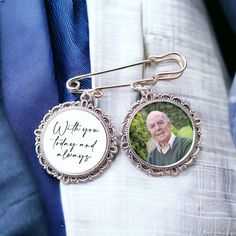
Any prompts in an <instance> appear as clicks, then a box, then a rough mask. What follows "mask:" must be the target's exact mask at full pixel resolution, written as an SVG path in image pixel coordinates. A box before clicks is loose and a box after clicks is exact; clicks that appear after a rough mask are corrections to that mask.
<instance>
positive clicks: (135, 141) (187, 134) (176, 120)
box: [129, 102, 193, 160]
mask: <svg viewBox="0 0 236 236" xmlns="http://www.w3.org/2000/svg"><path fill="white" fill-rule="evenodd" d="M151 111H161V112H164V113H165V114H166V115H167V116H168V117H169V119H170V121H171V124H172V126H171V130H172V132H173V133H174V134H175V135H176V136H180V137H184V138H188V139H193V127H192V122H191V120H190V119H189V117H188V115H187V114H186V113H185V112H184V111H183V110H182V109H181V108H179V107H178V106H176V105H174V104H172V103H169V102H156V103H153V104H150V105H147V106H145V107H143V108H142V109H141V110H140V111H139V112H137V113H136V115H135V116H134V118H133V120H132V122H131V126H130V131H129V135H130V142H131V145H132V148H133V149H134V151H135V152H136V153H137V155H138V156H139V157H141V158H142V159H143V160H146V159H147V155H148V151H150V150H152V149H153V148H154V146H155V142H154V140H152V138H151V136H150V134H149V132H148V129H147V126H146V119H147V116H148V114H149V113H150V112H151Z"/></svg>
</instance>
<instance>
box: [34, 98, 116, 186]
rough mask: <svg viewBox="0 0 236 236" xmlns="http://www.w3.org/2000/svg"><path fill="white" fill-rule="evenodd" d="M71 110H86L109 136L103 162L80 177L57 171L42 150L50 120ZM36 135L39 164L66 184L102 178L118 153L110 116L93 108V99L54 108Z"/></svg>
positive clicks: (36, 131) (42, 122)
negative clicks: (44, 135) (60, 113)
mask: <svg viewBox="0 0 236 236" xmlns="http://www.w3.org/2000/svg"><path fill="white" fill-rule="evenodd" d="M71 108H73V109H74V108H76V109H80V110H84V111H87V112H89V113H91V114H93V115H94V116H96V117H97V119H98V120H99V121H100V122H101V123H102V124H103V127H104V129H105V131H106V136H107V146H106V150H105V152H104V155H103V157H102V158H101V161H100V162H99V163H98V164H97V165H96V166H94V167H93V168H92V169H90V170H88V171H86V172H83V173H81V174H78V175H69V174H65V173H61V172H59V171H57V170H56V169H55V168H54V167H53V166H52V165H51V164H50V162H49V161H48V159H47V157H46V155H45V153H44V151H43V148H42V137H43V134H44V130H45V127H46V126H47V123H48V122H50V120H51V119H52V118H53V117H55V116H56V115H57V114H58V113H59V112H61V111H63V110H65V109H71ZM34 133H35V136H36V138H35V141H36V142H35V151H36V153H37V157H38V159H39V163H40V164H41V165H42V166H43V168H44V169H45V170H46V171H47V173H48V174H50V175H52V176H53V177H56V178H57V179H59V180H61V181H63V182H64V183H81V182H87V181H91V180H93V179H94V178H96V177H98V176H100V175H101V174H102V173H103V172H104V170H105V169H107V168H108V167H109V166H110V164H111V162H112V161H113V159H114V156H115V154H116V153H117V152H118V147H117V140H116V136H115V129H114V127H113V125H112V123H111V120H110V118H109V117H108V115H106V114H105V113H104V112H103V111H102V110H101V109H100V108H97V107H95V106H93V104H92V103H91V98H87V99H82V100H81V101H78V102H66V103H63V104H59V105H57V106H55V107H53V108H52V109H51V110H49V111H48V113H47V114H46V115H45V116H44V117H43V119H42V121H41V123H40V125H39V127H38V129H36V130H35V132H34Z"/></svg>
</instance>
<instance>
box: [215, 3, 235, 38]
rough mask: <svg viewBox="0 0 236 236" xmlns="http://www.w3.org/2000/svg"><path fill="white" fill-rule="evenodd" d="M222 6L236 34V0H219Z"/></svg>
mask: <svg viewBox="0 0 236 236" xmlns="http://www.w3.org/2000/svg"><path fill="white" fill-rule="evenodd" d="M219 2H220V4H221V7H222V9H223V11H224V14H225V15H226V17H227V19H228V22H229V24H230V26H231V29H232V31H233V32H234V34H235V35H236V1H235V0H219Z"/></svg>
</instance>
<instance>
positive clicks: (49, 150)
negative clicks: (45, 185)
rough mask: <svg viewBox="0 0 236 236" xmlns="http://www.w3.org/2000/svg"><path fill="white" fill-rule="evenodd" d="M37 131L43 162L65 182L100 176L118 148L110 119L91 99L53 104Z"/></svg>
mask: <svg viewBox="0 0 236 236" xmlns="http://www.w3.org/2000/svg"><path fill="white" fill-rule="evenodd" d="M84 97H86V96H84ZM34 133H35V136H36V143H35V150H36V153H37V156H38V159H39V162H40V164H41V165H42V166H43V168H44V169H46V171H47V173H48V174H50V175H52V176H54V177H56V178H57V179H59V180H61V181H63V182H65V183H80V182H86V181H89V180H93V179H94V178H96V177H98V176H99V175H101V174H102V173H103V171H104V170H105V169H107V168H108V167H109V165H110V163H111V162H112V160H113V158H114V155H115V154H116V153H117V151H118V148H117V142H116V137H115V130H114V128H113V125H112V124H111V121H110V118H109V117H108V116H107V115H106V114H104V112H103V111H102V110H101V109H100V108H97V107H94V106H93V104H92V103H91V98H87V99H85V98H83V99H82V100H81V101H78V102H66V103H63V104H59V105H58V106H55V107H53V108H52V110H50V111H49V112H48V113H47V114H46V115H45V116H44V118H43V120H42V121H41V123H40V125H39V127H38V129H36V130H35V132H34Z"/></svg>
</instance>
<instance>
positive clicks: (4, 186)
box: [0, 92, 49, 236]
mask: <svg viewBox="0 0 236 236" xmlns="http://www.w3.org/2000/svg"><path fill="white" fill-rule="evenodd" d="M0 93H1V92H0ZM0 160H1V164H0V235H4V236H7V235H29V236H31V235H35V236H37V235H38V236H44V235H49V234H48V231H47V226H46V222H45V218H44V214H43V213H44V212H43V210H42V205H41V202H40V199H39V194H38V192H37V189H36V186H35V182H34V181H33V177H32V173H30V170H29V168H28V165H27V164H26V161H25V157H24V155H23V153H22V150H21V149H20V147H19V145H18V143H17V142H16V140H15V137H14V135H13V134H12V131H11V129H10V127H9V125H8V122H7V120H6V117H5V114H4V113H3V110H2V104H1V101H0Z"/></svg>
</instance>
